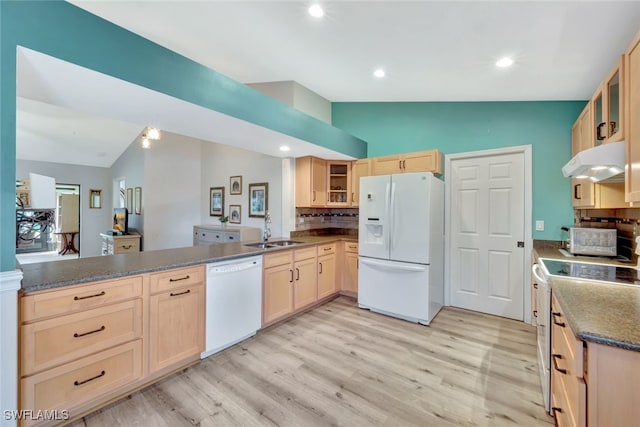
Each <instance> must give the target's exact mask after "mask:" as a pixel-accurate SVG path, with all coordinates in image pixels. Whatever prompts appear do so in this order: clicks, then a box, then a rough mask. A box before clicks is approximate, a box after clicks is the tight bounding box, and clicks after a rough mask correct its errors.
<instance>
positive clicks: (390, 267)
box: [359, 257, 426, 273]
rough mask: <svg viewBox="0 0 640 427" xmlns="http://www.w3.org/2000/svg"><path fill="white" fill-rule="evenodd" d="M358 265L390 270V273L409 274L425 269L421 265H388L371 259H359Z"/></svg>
mask: <svg viewBox="0 0 640 427" xmlns="http://www.w3.org/2000/svg"><path fill="white" fill-rule="evenodd" d="M359 260H360V264H362V265H369V266H371V267H373V268H378V269H380V270H390V271H405V272H408V273H411V272H420V271H424V270H425V269H426V266H421V265H398V264H396V263H393V264H391V263H388V262H380V261H376V260H373V259H368V258H362V257H360V258H359Z"/></svg>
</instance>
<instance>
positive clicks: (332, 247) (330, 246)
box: [318, 242, 337, 256]
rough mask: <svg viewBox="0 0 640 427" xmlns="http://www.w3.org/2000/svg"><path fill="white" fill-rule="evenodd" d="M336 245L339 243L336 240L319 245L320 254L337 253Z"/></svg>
mask: <svg viewBox="0 0 640 427" xmlns="http://www.w3.org/2000/svg"><path fill="white" fill-rule="evenodd" d="M336 246H337V244H336V243H335V242H333V243H327V244H325V245H318V256H323V255H333V254H335V253H336Z"/></svg>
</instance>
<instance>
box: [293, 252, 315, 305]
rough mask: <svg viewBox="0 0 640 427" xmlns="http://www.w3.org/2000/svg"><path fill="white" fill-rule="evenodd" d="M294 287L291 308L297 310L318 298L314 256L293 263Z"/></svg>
mask: <svg viewBox="0 0 640 427" xmlns="http://www.w3.org/2000/svg"><path fill="white" fill-rule="evenodd" d="M293 276H294V288H293V309H294V310H297V309H299V308H301V307H305V306H307V305H309V304H312V303H314V302H316V301H317V300H318V279H317V273H316V258H315V257H313V258H310V259H305V260H303V261H297V262H296V263H294V264H293Z"/></svg>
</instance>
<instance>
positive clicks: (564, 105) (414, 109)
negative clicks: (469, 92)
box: [332, 101, 586, 240]
mask: <svg viewBox="0 0 640 427" xmlns="http://www.w3.org/2000/svg"><path fill="white" fill-rule="evenodd" d="M585 104H586V101H562V102H559V101H553V102H552V101H549V102H388V103H387V102H385V103H381V102H375V103H351V102H349V103H334V104H333V105H332V121H333V125H334V126H336V127H339V128H341V129H344V130H345V131H347V132H349V133H351V134H353V135H355V136H357V137H360V138H362V139H364V140H366V141H367V142H368V157H376V156H382V155H386V154H396V153H405V152H410V151H418V150H427V149H431V148H438V149H440V150H441V151H442V152H443V153H444V154H452V153H463V152H468V151H477V150H485V149H491V148H501V147H509V146H514V145H529V144H530V145H531V146H532V152H533V218H532V221H534V222H533V224H532V226H531V228H532V230H534V231H533V232H532V233H533V236H532V237H533V238H534V239H549V240H561V233H560V227H562V226H566V225H570V224H572V223H573V209H572V207H571V193H570V191H571V182H570V180H569V179H567V178H564V177H563V176H562V172H561V170H560V169H561V167H562V166H563V165H564V164H565V163H566V162H567V161H568V160H569V158H570V156H571V125H572V124H573V122H574V121H575V120H576V118H577V117H578V114H579V113H580V111H582V109H583V108H584V105H585ZM445 179H446V177H445ZM535 220H544V221H545V231H542V232H540V231H535V227H534V224H535Z"/></svg>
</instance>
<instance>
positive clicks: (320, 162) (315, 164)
mask: <svg viewBox="0 0 640 427" xmlns="http://www.w3.org/2000/svg"><path fill="white" fill-rule="evenodd" d="M326 203H327V162H326V160H324V159H319V158H317V157H312V156H307V157H299V158H297V159H296V207H297V208H317V207H324V206H325V205H326Z"/></svg>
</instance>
